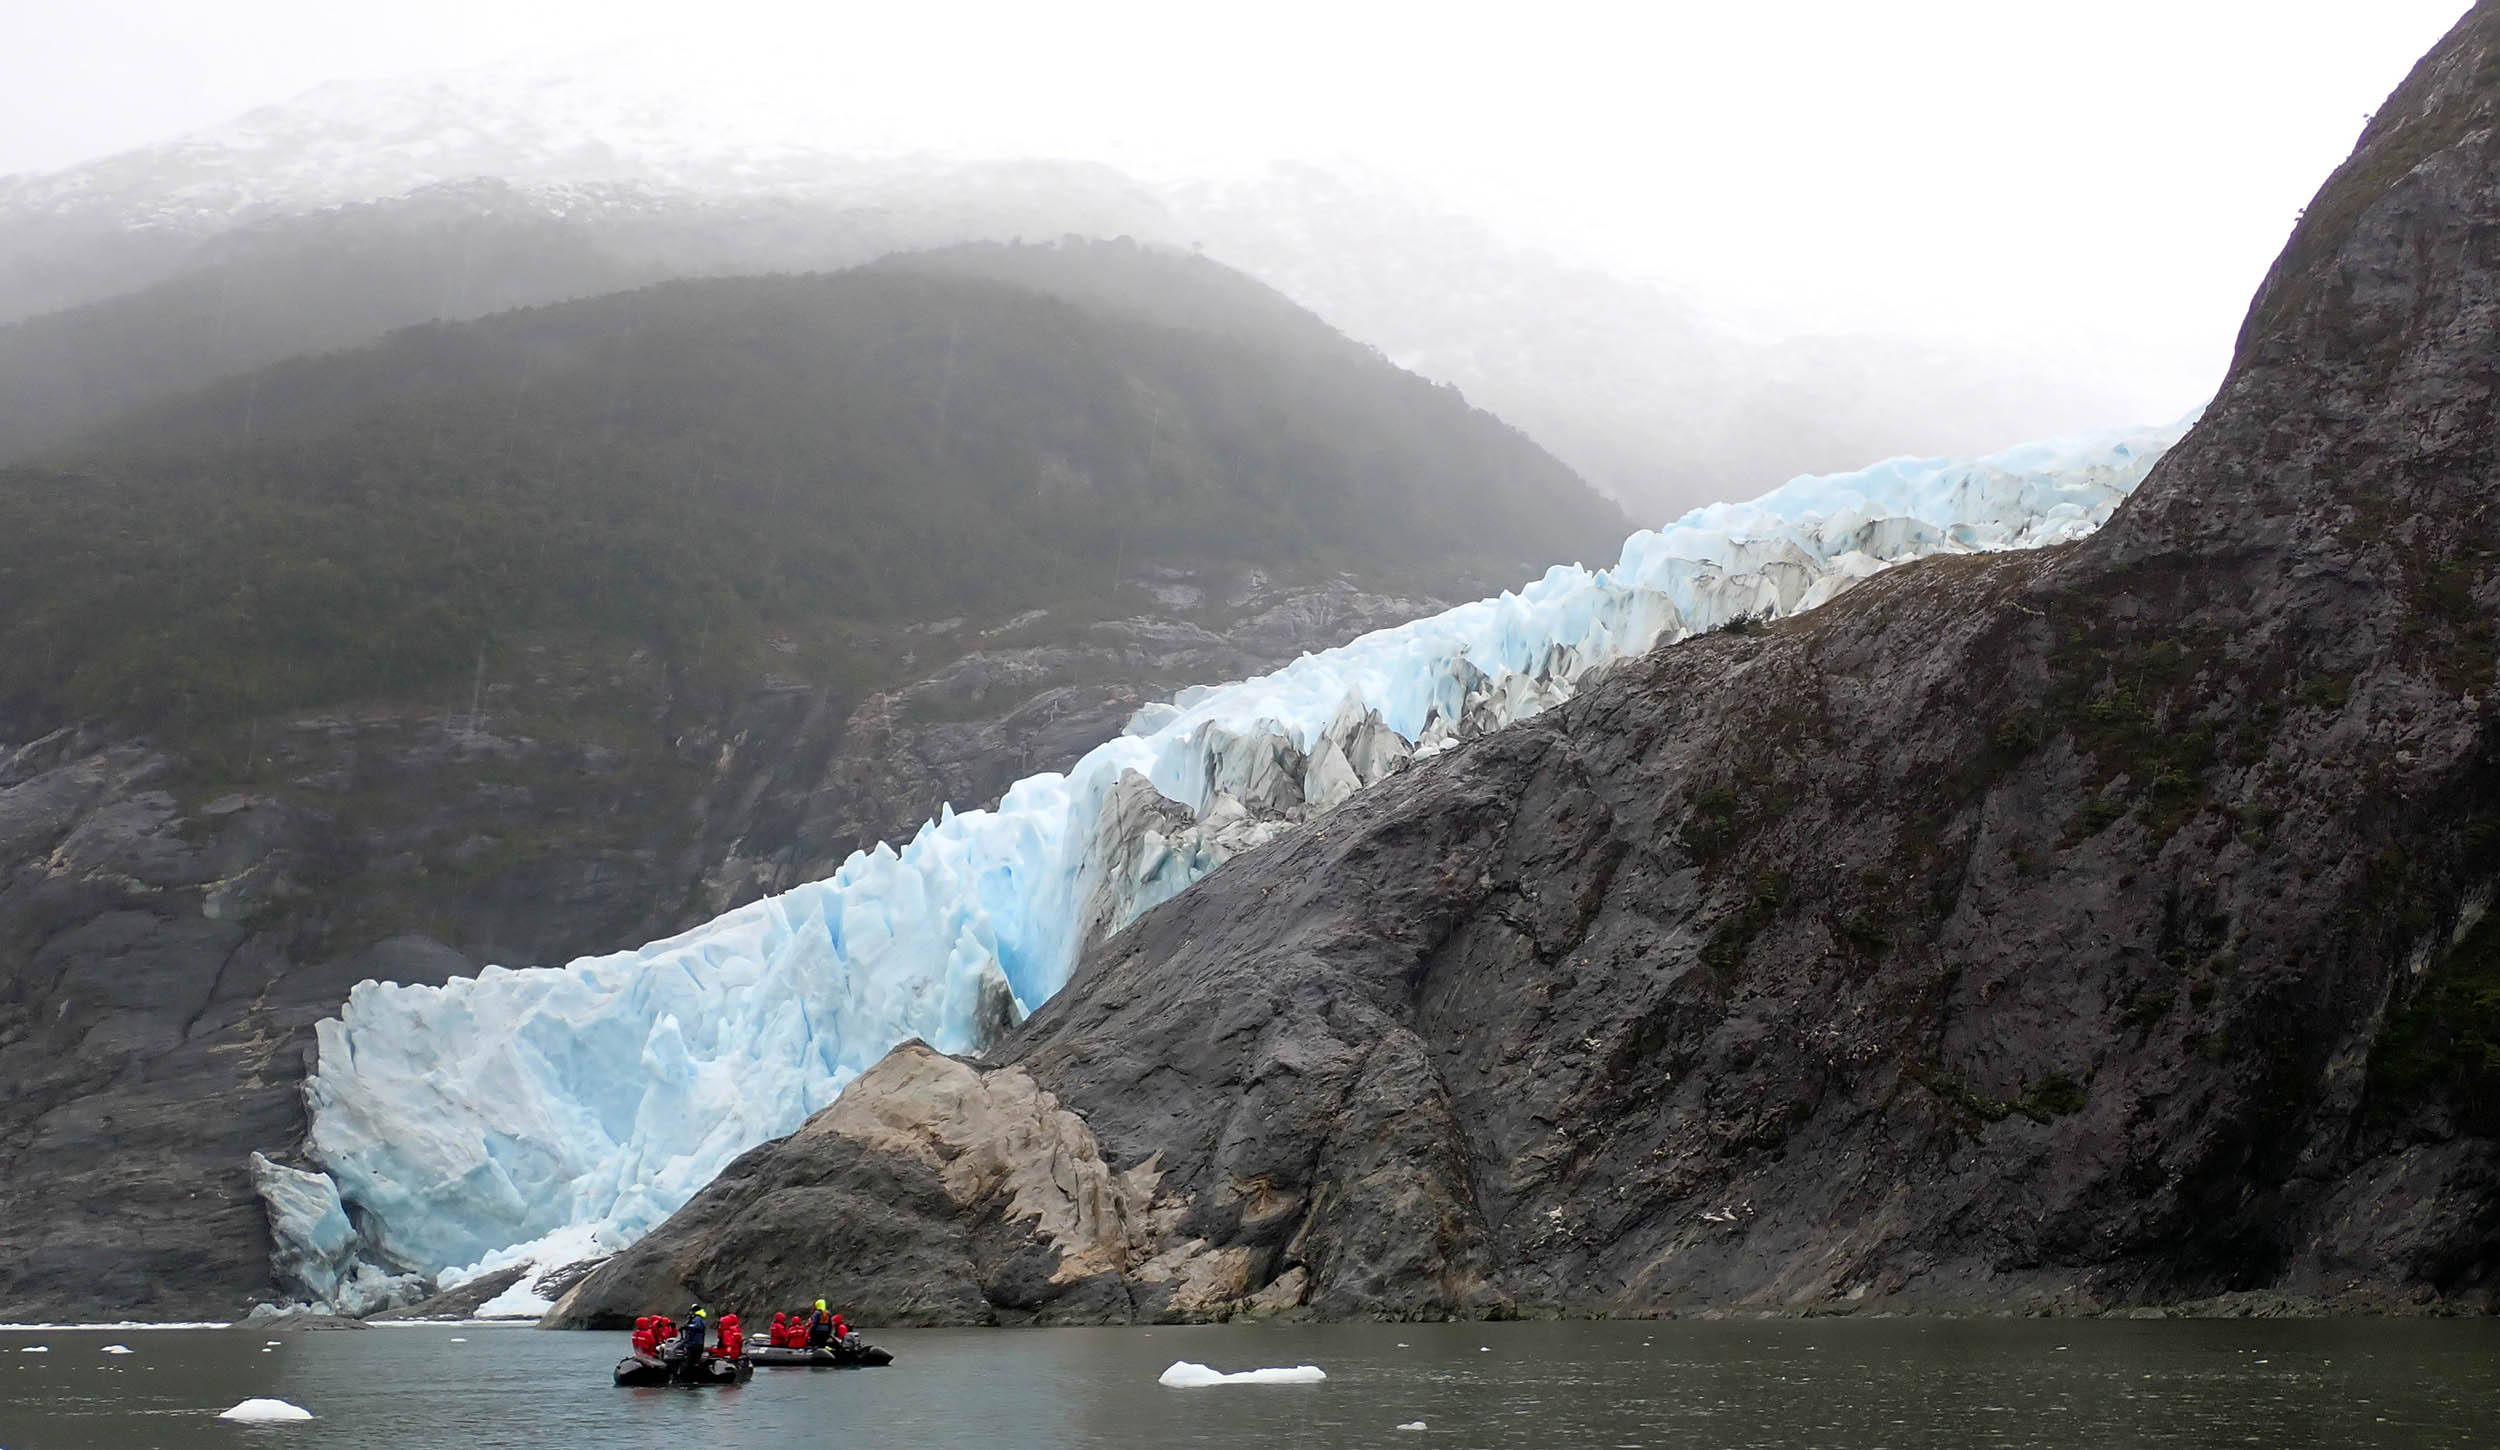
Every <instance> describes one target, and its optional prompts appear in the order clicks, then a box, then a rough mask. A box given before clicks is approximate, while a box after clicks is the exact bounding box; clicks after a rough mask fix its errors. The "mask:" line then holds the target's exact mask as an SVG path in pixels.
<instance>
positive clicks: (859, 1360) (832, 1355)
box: [747, 1338, 894, 1369]
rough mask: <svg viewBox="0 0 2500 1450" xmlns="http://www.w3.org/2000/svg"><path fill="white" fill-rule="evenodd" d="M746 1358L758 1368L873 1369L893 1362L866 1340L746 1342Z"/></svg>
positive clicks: (888, 1355)
mask: <svg viewBox="0 0 2500 1450" xmlns="http://www.w3.org/2000/svg"><path fill="white" fill-rule="evenodd" d="M747 1358H748V1359H749V1360H750V1361H752V1362H753V1363H754V1364H755V1366H756V1367H757V1368H759V1369H874V1368H876V1367H877V1366H879V1365H883V1364H892V1363H894V1356H893V1355H891V1354H888V1353H886V1352H885V1351H884V1350H882V1349H879V1348H877V1347H876V1346H875V1345H873V1344H870V1343H868V1342H866V1341H865V1340H861V1339H857V1338H854V1339H853V1340H851V1342H850V1343H848V1344H828V1345H826V1346H824V1347H823V1348H821V1349H778V1348H775V1347H773V1346H772V1345H769V1344H754V1345H749V1346H747Z"/></svg>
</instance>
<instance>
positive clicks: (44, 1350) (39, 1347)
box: [18, 1344, 52, 1354]
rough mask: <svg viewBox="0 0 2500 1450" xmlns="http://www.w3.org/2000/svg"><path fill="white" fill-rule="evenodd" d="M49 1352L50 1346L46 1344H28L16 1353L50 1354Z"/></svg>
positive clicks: (50, 1350)
mask: <svg viewBox="0 0 2500 1450" xmlns="http://www.w3.org/2000/svg"><path fill="white" fill-rule="evenodd" d="M51 1352H52V1346H51V1345H48V1344H30V1345H28V1346H26V1347H25V1348H24V1349H21V1350H19V1351H18V1353H20V1354H50V1353H51Z"/></svg>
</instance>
